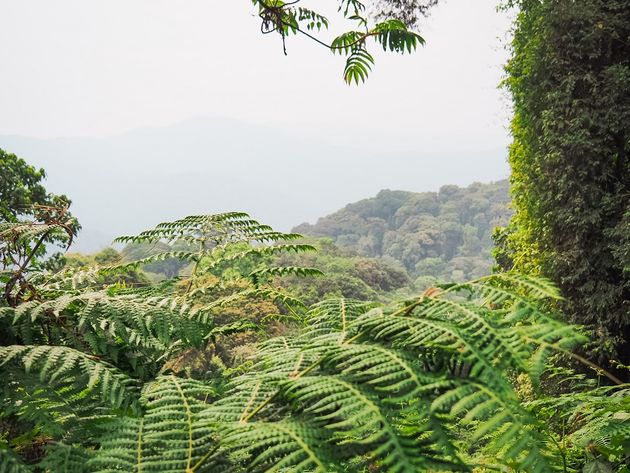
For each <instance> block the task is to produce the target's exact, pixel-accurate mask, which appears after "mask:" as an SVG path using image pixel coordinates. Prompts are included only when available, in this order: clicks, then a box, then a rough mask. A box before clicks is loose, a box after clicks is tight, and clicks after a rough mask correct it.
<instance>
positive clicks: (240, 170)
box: [0, 118, 508, 251]
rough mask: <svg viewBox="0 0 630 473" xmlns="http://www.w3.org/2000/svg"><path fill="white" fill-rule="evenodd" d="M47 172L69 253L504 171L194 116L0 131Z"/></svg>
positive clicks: (322, 210)
mask: <svg viewBox="0 0 630 473" xmlns="http://www.w3.org/2000/svg"><path fill="white" fill-rule="evenodd" d="M0 148H3V149H5V150H6V151H9V152H12V153H15V154H17V155H18V156H20V157H22V158H24V159H25V160H26V161H27V162H29V163H31V164H33V165H35V166H38V167H39V166H41V167H43V168H45V169H46V171H47V173H48V179H47V182H46V186H47V188H48V189H49V190H50V191H52V192H56V193H64V194H66V195H68V196H69V197H70V198H71V199H72V201H73V211H74V213H75V215H76V216H77V217H78V218H79V220H80V222H81V223H82V225H83V231H82V234H81V235H80V237H79V239H78V242H77V246H76V247H75V249H76V250H77V251H94V250H97V249H99V248H101V247H103V246H105V245H107V244H108V243H109V242H110V241H111V239H112V238H113V237H114V236H116V235H121V234H129V233H135V232H138V231H141V230H143V229H145V228H148V227H151V226H153V225H155V224H156V223H158V222H160V221H165V220H172V219H176V218H179V217H182V216H185V215H190V214H194V213H215V212H223V211H231V210H244V211H247V212H249V213H251V214H252V216H253V217H255V218H257V219H259V220H260V221H263V222H265V223H268V224H270V225H272V226H274V227H275V228H277V229H279V230H288V229H289V228H291V227H292V226H294V225H295V224H296V223H298V222H303V221H315V220H316V219H317V218H318V217H320V216H322V215H326V214H328V213H330V212H332V211H334V210H335V209H338V208H340V207H342V206H343V205H345V204H346V203H348V202H353V201H356V200H359V199H361V198H365V197H366V196H369V195H374V194H375V193H376V192H378V191H379V190H380V189H384V188H396V189H409V190H412V191H428V190H437V189H438V188H439V187H441V186H442V185H444V184H459V185H466V184H470V183H471V182H474V181H492V180H497V179H501V178H503V177H505V176H506V175H507V173H508V168H507V164H506V163H505V157H504V156H505V150H503V149H494V150H486V151H479V150H478V151H471V152H470V153H466V154H465V155H462V153H461V152H442V153H431V152H429V151H422V152H421V151H415V152H414V151H408V152H403V151H394V152H389V153H385V152H379V151H370V150H369V149H364V148H362V145H361V137H357V139H356V147H342V146H337V145H334V144H330V143H329V142H327V141H326V139H325V138H319V137H315V136H303V137H299V136H296V135H295V133H292V134H290V133H287V132H283V131H282V130H280V129H274V128H266V127H264V126H260V125H252V124H246V123H241V122H237V121H232V120H226V119H211V118H197V119H191V120H187V121H184V122H180V123H178V124H175V125H172V126H168V127H162V128H157V127H156V128H144V129H137V130H133V131H130V132H127V133H124V134H120V135H114V136H110V137H106V138H57V139H35V138H28V137H21V136H0Z"/></svg>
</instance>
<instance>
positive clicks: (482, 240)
mask: <svg viewBox="0 0 630 473" xmlns="http://www.w3.org/2000/svg"><path fill="white" fill-rule="evenodd" d="M508 204H509V195H508V182H507V180H502V181H498V182H495V183H491V184H480V183H475V184H472V185H470V186H468V187H465V188H461V187H457V186H453V185H447V186H443V187H441V188H440V190H439V191H438V192H406V191H391V190H383V191H381V192H379V193H378V195H377V196H376V197H373V198H370V199H364V200H361V201H359V202H356V203H353V204H349V205H347V206H346V207H345V208H343V209H342V210H340V211H338V212H335V213H333V214H331V215H328V216H326V217H323V218H320V219H319V220H318V221H317V223H316V224H315V225H310V224H306V223H305V224H302V225H299V226H298V227H296V228H295V229H294V231H296V232H298V233H302V234H304V235H309V236H314V237H329V238H332V239H333V241H334V242H335V244H336V245H338V246H339V247H341V248H344V249H350V250H352V251H354V252H356V253H357V254H358V255H360V256H371V257H390V258H393V259H395V260H397V261H399V262H400V263H402V264H403V265H404V267H405V268H406V269H407V271H409V273H410V274H411V275H413V276H419V275H423V276H430V277H434V278H439V279H448V280H456V281H462V280H464V279H470V278H474V277H478V276H481V275H484V274H487V273H488V272H489V271H490V268H491V267H492V264H493V260H492V256H491V249H492V241H491V235H492V231H493V229H494V228H495V227H497V226H502V225H505V223H506V222H507V220H508V219H509V217H510V215H511V212H510V210H509V207H508Z"/></svg>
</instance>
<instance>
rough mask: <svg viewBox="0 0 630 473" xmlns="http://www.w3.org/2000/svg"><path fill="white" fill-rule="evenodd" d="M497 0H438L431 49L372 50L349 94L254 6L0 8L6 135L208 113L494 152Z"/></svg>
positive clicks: (42, 3) (499, 117)
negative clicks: (366, 71)
mask: <svg viewBox="0 0 630 473" xmlns="http://www.w3.org/2000/svg"><path fill="white" fill-rule="evenodd" d="M304 2H305V4H306V3H308V4H309V5H312V6H314V7H315V8H316V9H317V7H318V5H321V7H320V8H328V9H329V10H330V8H331V7H333V6H334V5H335V2H334V1H333V0H329V1H327V2H318V1H314V0H304ZM496 3H497V1H496V0H443V1H442V2H441V5H440V6H439V7H438V8H436V9H435V10H434V11H433V13H432V15H431V16H430V17H429V18H428V19H427V20H425V21H424V25H423V27H422V30H421V34H423V36H424V37H425V38H426V40H427V45H426V46H425V47H424V48H422V49H420V50H419V51H418V52H417V53H415V54H414V55H412V56H403V57H399V56H396V57H394V56H393V55H382V54H377V64H376V68H375V70H374V72H373V74H372V76H371V78H370V79H369V80H368V82H367V83H366V84H365V85H363V86H359V87H349V86H347V85H345V84H344V83H343V81H342V79H341V72H342V66H343V62H342V59H341V58H340V57H335V56H332V54H330V52H328V51H327V50H325V49H324V48H322V47H321V46H319V45H317V44H314V43H312V42H310V41H309V40H307V39H305V38H293V39H291V40H290V42H289V44H288V51H289V55H288V56H287V57H285V56H284V55H283V54H282V49H281V44H280V42H279V39H278V38H277V37H275V35H267V36H261V35H260V32H259V22H258V20H257V18H256V17H255V16H254V15H253V10H252V5H251V2H250V1H249V0H54V1H52V0H0V19H1V24H2V27H1V28H0V70H1V73H0V134H5V135H6V134H19V135H26V136H33V137H48V138H50V137H58V136H97V137H98V136H106V135H111V134H116V133H119V132H123V131H126V130H130V129H134V128H137V127H145V126H154V125H168V124H172V123H175V122H178V121H180V120H183V119H187V118H190V117H195V116H209V117H228V118H235V119H238V120H242V121H246V122H250V123H254V124H256V123H259V124H263V123H264V124H266V125H269V126H272V127H282V128H284V129H285V130H293V131H296V132H298V133H302V134H304V135H311V136H317V137H318V138H320V139H325V140H328V141H331V142H335V143H339V144H344V145H348V144H352V143H353V142H362V143H363V144H359V145H358V147H363V146H375V147H377V148H379V149H381V150H385V149H388V148H390V147H391V148H398V149H409V150H425V151H457V150H462V151H465V150H483V149H496V148H497V147H502V146H504V145H505V144H506V143H507V141H508V138H507V131H506V123H507V118H508V116H509V110H508V107H507V101H506V100H505V98H504V97H502V95H503V93H502V92H501V91H499V90H497V88H496V86H497V83H498V82H499V80H500V78H501V75H502V70H501V65H502V63H503V62H504V61H505V58H506V52H505V50H504V45H505V37H506V33H507V31H508V29H509V19H508V18H507V17H506V14H504V13H497V12H496V10H495V7H496ZM333 11H334V9H333Z"/></svg>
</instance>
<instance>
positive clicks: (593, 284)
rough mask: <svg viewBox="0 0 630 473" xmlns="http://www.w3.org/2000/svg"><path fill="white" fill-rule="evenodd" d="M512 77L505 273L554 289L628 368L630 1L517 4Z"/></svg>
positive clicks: (529, 0)
mask: <svg viewBox="0 0 630 473" xmlns="http://www.w3.org/2000/svg"><path fill="white" fill-rule="evenodd" d="M510 3H514V4H517V5H518V6H519V7H520V13H519V15H518V18H517V20H516V30H515V35H514V40H513V43H512V58H511V60H510V61H509V63H508V65H507V68H506V69H507V73H508V78H507V80H506V86H507V88H508V89H509V91H510V92H511V94H512V97H513V100H514V119H513V122H512V133H513V136H514V143H513V145H512V147H511V149H510V158H509V160H510V164H511V167H512V177H511V184H512V195H513V199H514V207H515V210H516V214H515V216H514V218H513V220H512V223H511V226H510V228H509V229H508V231H507V233H506V232H503V233H502V234H500V235H499V236H498V240H499V241H500V242H502V251H501V252H500V254H499V258H500V263H501V264H502V265H503V266H504V267H514V268H516V269H517V270H519V271H527V272H529V273H531V274H542V275H545V276H548V277H550V278H551V279H552V280H553V281H555V283H556V284H558V285H559V287H560V288H561V290H562V294H563V296H564V297H565V298H566V300H565V302H564V303H563V304H561V307H562V309H563V311H564V312H565V313H566V315H567V316H568V317H569V318H570V320H573V321H577V322H579V323H584V324H589V325H591V326H593V328H594V333H595V334H596V337H597V348H598V351H599V353H600V355H601V356H602V357H604V358H603V360H606V358H605V357H606V356H610V355H613V356H614V354H615V349H616V352H617V354H618V356H619V358H620V359H621V361H622V362H625V363H626V364H628V363H630V315H629V314H630V238H629V235H630V158H629V153H630V1H628V0H582V1H579V2H575V1H572V0H554V1H550V0H522V1H514V2H510Z"/></svg>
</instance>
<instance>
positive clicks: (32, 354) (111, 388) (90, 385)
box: [0, 345, 139, 407]
mask: <svg viewBox="0 0 630 473" xmlns="http://www.w3.org/2000/svg"><path fill="white" fill-rule="evenodd" d="M10 362H17V363H19V364H20V365H21V366H23V367H24V369H25V371H26V373H32V374H37V375H38V376H39V380H40V382H41V383H43V384H44V385H46V384H51V385H55V386H58V387H61V386H63V385H68V386H75V387H76V390H77V391H80V392H83V393H84V394H91V393H95V392H97V393H98V394H99V395H100V397H101V399H102V400H103V401H106V402H108V403H110V404H111V405H113V406H114V407H127V406H128V407H137V404H138V395H139V392H138V383H137V381H136V380H134V379H132V378H130V377H129V376H127V375H125V374H124V373H123V372H121V371H120V370H118V369H117V368H115V367H113V366H111V365H110V364H108V363H105V362H103V361H101V360H99V359H98V358H97V357H95V356H91V355H87V354H85V353H83V352H80V351H78V350H75V349H73V348H69V347H61V346H46V345H35V346H22V345H10V346H4V347H0V367H2V366H4V365H6V364H7V363H10Z"/></svg>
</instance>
